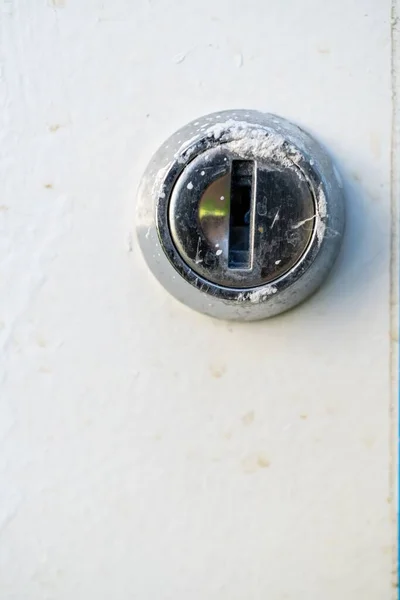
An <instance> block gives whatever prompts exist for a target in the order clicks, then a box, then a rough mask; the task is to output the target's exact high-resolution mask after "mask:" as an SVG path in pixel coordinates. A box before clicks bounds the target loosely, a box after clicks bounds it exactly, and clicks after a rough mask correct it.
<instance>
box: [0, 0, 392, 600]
mask: <svg viewBox="0 0 400 600" xmlns="http://www.w3.org/2000/svg"><path fill="white" fill-rule="evenodd" d="M392 9H393V7H391V5H390V1H389V0H380V1H379V2H378V1H376V0H336V1H335V2H321V0H301V1H298V0H289V1H288V2H282V1H281V0H268V1H267V0H248V1H247V2H246V3H244V5H243V4H242V3H238V2H236V1H232V0H203V1H202V2H193V1H190V0H48V1H47V0H35V1H33V0H0V24H1V29H0V103H1V107H2V108H1V111H0V142H1V143H0V182H1V185H0V597H1V599H2V600H26V599H29V600H71V599H74V600H89V599H90V600H91V599H93V600H94V599H96V600H110V599H113V600H126V599H128V598H132V599H137V600H169V599H171V600H184V599H185V600H186V599H187V598H190V600H205V599H208V600H244V599H246V600H264V599H265V598H268V599H270V600H321V599H322V598H323V599H324V600H355V599H358V598H360V599H361V598H362V599H363V600H386V599H390V598H394V597H395V595H396V589H395V586H396V580H397V574H396V570H395V569H394V566H395V564H396V558H395V554H396V550H395V548H394V547H393V546H394V545H395V540H396V533H395V522H394V515H395V502H396V499H395V497H394V496H395V495H394V489H395V485H396V484H395V477H394V471H395V468H396V455H395V450H394V449H395V443H394V442H395V440H394V422H395V418H396V408H395V406H394V401H395V388H396V385H395V379H396V377H395V369H394V368H393V365H394V364H395V359H394V358H393V357H394V355H395V341H396V339H397V319H396V317H395V314H396V310H397V309H396V296H397V294H396V293H395V287H396V286H395V285H394V280H395V279H396V278H395V268H394V267H395V266H396V264H397V263H396V257H395V256H394V255H393V253H392V262H391V224H392V227H394V224H395V221H396V219H393V216H396V214H395V213H396V206H395V204H396V203H395V200H396V193H395V190H396V189H397V188H396V186H395V185H392V184H391V177H392V176H393V177H394V176H395V175H396V170H397V167H396V165H397V163H396V160H395V156H396V141H395V138H393V132H394V131H395V127H394V126H393V118H394V117H396V111H395V110H393V100H394V101H396V97H395V96H396V95H395V94H392V86H393V81H395V67H396V58H395V61H394V62H392V50H393V44H392V37H395V32H396V26H397V25H396V19H395V13H393V14H392ZM392 64H393V65H394V68H393V71H394V72H393V73H391V71H392V68H391V65H392ZM394 103H395V102H394ZM234 107H235V108H236V107H239V108H242V107H244V108H247V107H249V108H256V109H261V110H267V111H270V112H276V113H279V114H281V115H282V116H284V117H286V118H289V119H292V120H294V121H296V122H297V123H299V124H300V125H302V126H303V127H304V128H306V129H308V130H309V131H310V132H311V133H313V134H315V135H316V136H317V137H318V139H319V140H320V141H321V142H323V143H324V144H325V145H326V146H327V147H328V149H329V151H330V152H331V154H332V155H333V157H334V159H335V161H336V164H337V166H338V168H339V170H340V171H341V173H342V176H343V178H344V181H345V185H346V192H347V235H346V239H345V243H344V246H343V250H342V252H341V255H340V258H339V260H338V262H337V264H336V266H335V269H334V271H333V273H332V276H331V277H330V279H329V280H328V282H327V283H326V285H325V286H324V287H323V288H322V289H321V291H320V292H319V293H318V294H317V295H315V296H314V297H313V298H312V299H311V300H310V301H308V302H307V303H305V304H304V305H302V306H300V307H299V308H297V309H295V310H293V311H292V312H290V313H288V314H285V315H283V316H281V317H278V318H275V319H272V320H270V321H265V322H262V323H254V324H243V325H241V324H228V323H225V322H219V321H215V320H212V319H210V318H207V317H203V316H201V315H198V314H196V313H194V312H192V311H190V310H188V309H186V308H185V307H183V306H181V305H179V304H178V303H177V302H176V301H175V300H173V299H172V298H170V297H169V296H168V295H167V294H166V293H165V292H164V290H162V289H161V287H160V286H159V285H158V284H157V282H156V281H155V280H154V279H153V277H152V276H151V275H150V274H149V273H148V272H147V270H146V267H145V265H144V262H143V260H142V258H141V256H140V252H139V249H138V247H137V243H136V240H135V236H134V226H135V225H134V221H135V190H136V187H137V185H138V182H139V179H140V175H141V173H142V171H143V169H144V167H145V165H146V163H147V161H148V160H149V158H150V155H151V153H152V152H153V151H154V150H155V149H156V147H157V146H158V145H159V144H160V143H161V142H162V141H163V140H164V138H166V137H167V136H168V135H169V134H170V133H171V132H172V131H174V130H175V129H177V128H178V127H180V126H181V125H183V124H184V123H185V122H186V121H189V120H190V119H192V118H195V117H196V116H198V115H201V114H204V113H206V112H209V111H213V110H220V109H224V108H234ZM393 140H394V141H393ZM392 167H393V168H394V171H393V168H392ZM391 172H392V175H391ZM394 183H395V182H394ZM391 214H392V218H391ZM392 239H393V237H392ZM393 246H395V244H393ZM391 265H392V266H391ZM391 268H392V274H393V277H392V287H391ZM391 290H392V291H391ZM391 366H392V371H391ZM391 379H392V381H391Z"/></svg>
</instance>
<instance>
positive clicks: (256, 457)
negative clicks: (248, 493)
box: [242, 452, 271, 473]
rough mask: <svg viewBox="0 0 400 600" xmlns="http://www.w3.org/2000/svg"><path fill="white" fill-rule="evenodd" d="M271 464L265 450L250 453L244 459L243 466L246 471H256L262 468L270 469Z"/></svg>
mask: <svg viewBox="0 0 400 600" xmlns="http://www.w3.org/2000/svg"><path fill="white" fill-rule="evenodd" d="M270 465H271V462H270V460H269V459H268V457H267V456H266V455H265V454H264V453H263V452H257V453H254V454H249V455H248V456H245V458H244V459H243V460H242V468H243V471H244V472H245V473H256V472H257V471H259V470H260V469H268V467H269V466H270Z"/></svg>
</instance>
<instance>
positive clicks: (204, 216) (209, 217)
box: [198, 174, 231, 249]
mask: <svg viewBox="0 0 400 600" xmlns="http://www.w3.org/2000/svg"><path fill="white" fill-rule="evenodd" d="M230 184H231V178H230V175H229V174H227V175H224V176H223V177H220V178H219V179H217V180H216V181H213V183H211V184H210V185H209V186H208V188H207V189H206V191H205V192H204V194H203V196H202V197H201V199H200V203H199V212H198V215H199V221H200V225H201V228H202V230H203V233H204V235H205V237H206V238H207V239H208V240H209V242H211V243H212V244H220V245H221V249H223V248H224V247H225V245H226V244H224V241H225V242H226V241H227V239H228V235H229V215H230V203H231V191H230Z"/></svg>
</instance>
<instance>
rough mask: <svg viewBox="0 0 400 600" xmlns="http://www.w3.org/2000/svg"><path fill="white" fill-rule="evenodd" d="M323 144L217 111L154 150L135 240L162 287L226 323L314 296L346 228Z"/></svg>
mask: <svg viewBox="0 0 400 600" xmlns="http://www.w3.org/2000/svg"><path fill="white" fill-rule="evenodd" d="M343 204H344V202H343V190H342V184H341V181H340V177H339V175H338V174H337V171H336V169H335V167H334V166H333V165H332V162H331V160H330V158H329V157H328V155H327V154H326V152H325V150H324V149H323V148H322V147H321V146H320V145H319V144H318V143H317V142H316V141H315V140H314V139H313V138H312V137H311V136H310V135H308V134H307V133H305V132H304V131H302V130H301V129H299V128H298V127H297V126H295V125H293V124H291V123H289V122H288V121H286V120H284V119H282V118H279V117H277V116H275V115H269V114H263V113H259V112H256V111H243V110H237V111H226V112H222V113H214V114H211V115H209V116H206V117H202V118H201V119H198V120H197V121H195V122H193V123H190V124H189V125H186V126H185V127H183V128H182V129H181V130H179V131H178V132H177V133H175V134H174V135H173V136H171V138H169V139H168V140H167V141H166V143H165V144H164V145H163V146H161V148H160V149H159V150H158V152H157V153H156V154H155V156H154V157H153V159H152V161H151V163H150V165H149V167H148V169H147V171H146V173H145V174H144V176H143V179H142V183H141V186H140V190H139V203H138V237H139V242H140V245H141V247H142V250H143V253H144V256H145V258H146V260H147V262H148V264H149V266H150V268H151V269H152V271H153V272H154V274H155V275H156V277H157V278H158V279H159V280H160V282H161V283H162V284H163V285H164V287H165V288H167V289H168V290H169V291H170V292H171V293H172V294H173V295H174V296H175V297H176V298H178V299H179V300H181V301H182V302H184V303H185V304H187V305H189V306H190V307H192V308H194V309H196V310H199V311H201V312H204V313H207V314H209V315H212V316H216V317H219V318H225V319H237V320H254V319H261V318H265V317H269V316H272V315H275V314H278V313H280V312H283V311H285V310H287V309H289V308H291V307H293V306H294V305H296V304H298V303H299V302H301V301H302V300H304V299H305V298H306V297H307V296H309V295H310V294H311V293H312V292H314V291H315V290H316V289H317V288H318V287H319V285H320V284H321V283H322V281H323V279H324V278H325V276H326V275H327V274H328V272H329V270H330V268H331V266H332V264H333V262H334V260H335V258H336V255H337V253H338V250H339V247H340V242H341V239H342V234H343V229H344V206H343Z"/></svg>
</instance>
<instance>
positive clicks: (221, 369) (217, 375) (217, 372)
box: [210, 365, 226, 379]
mask: <svg viewBox="0 0 400 600" xmlns="http://www.w3.org/2000/svg"><path fill="white" fill-rule="evenodd" d="M210 373H211V376H212V377H214V379H221V377H223V376H224V375H225V373H226V367H225V365H211V367H210Z"/></svg>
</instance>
